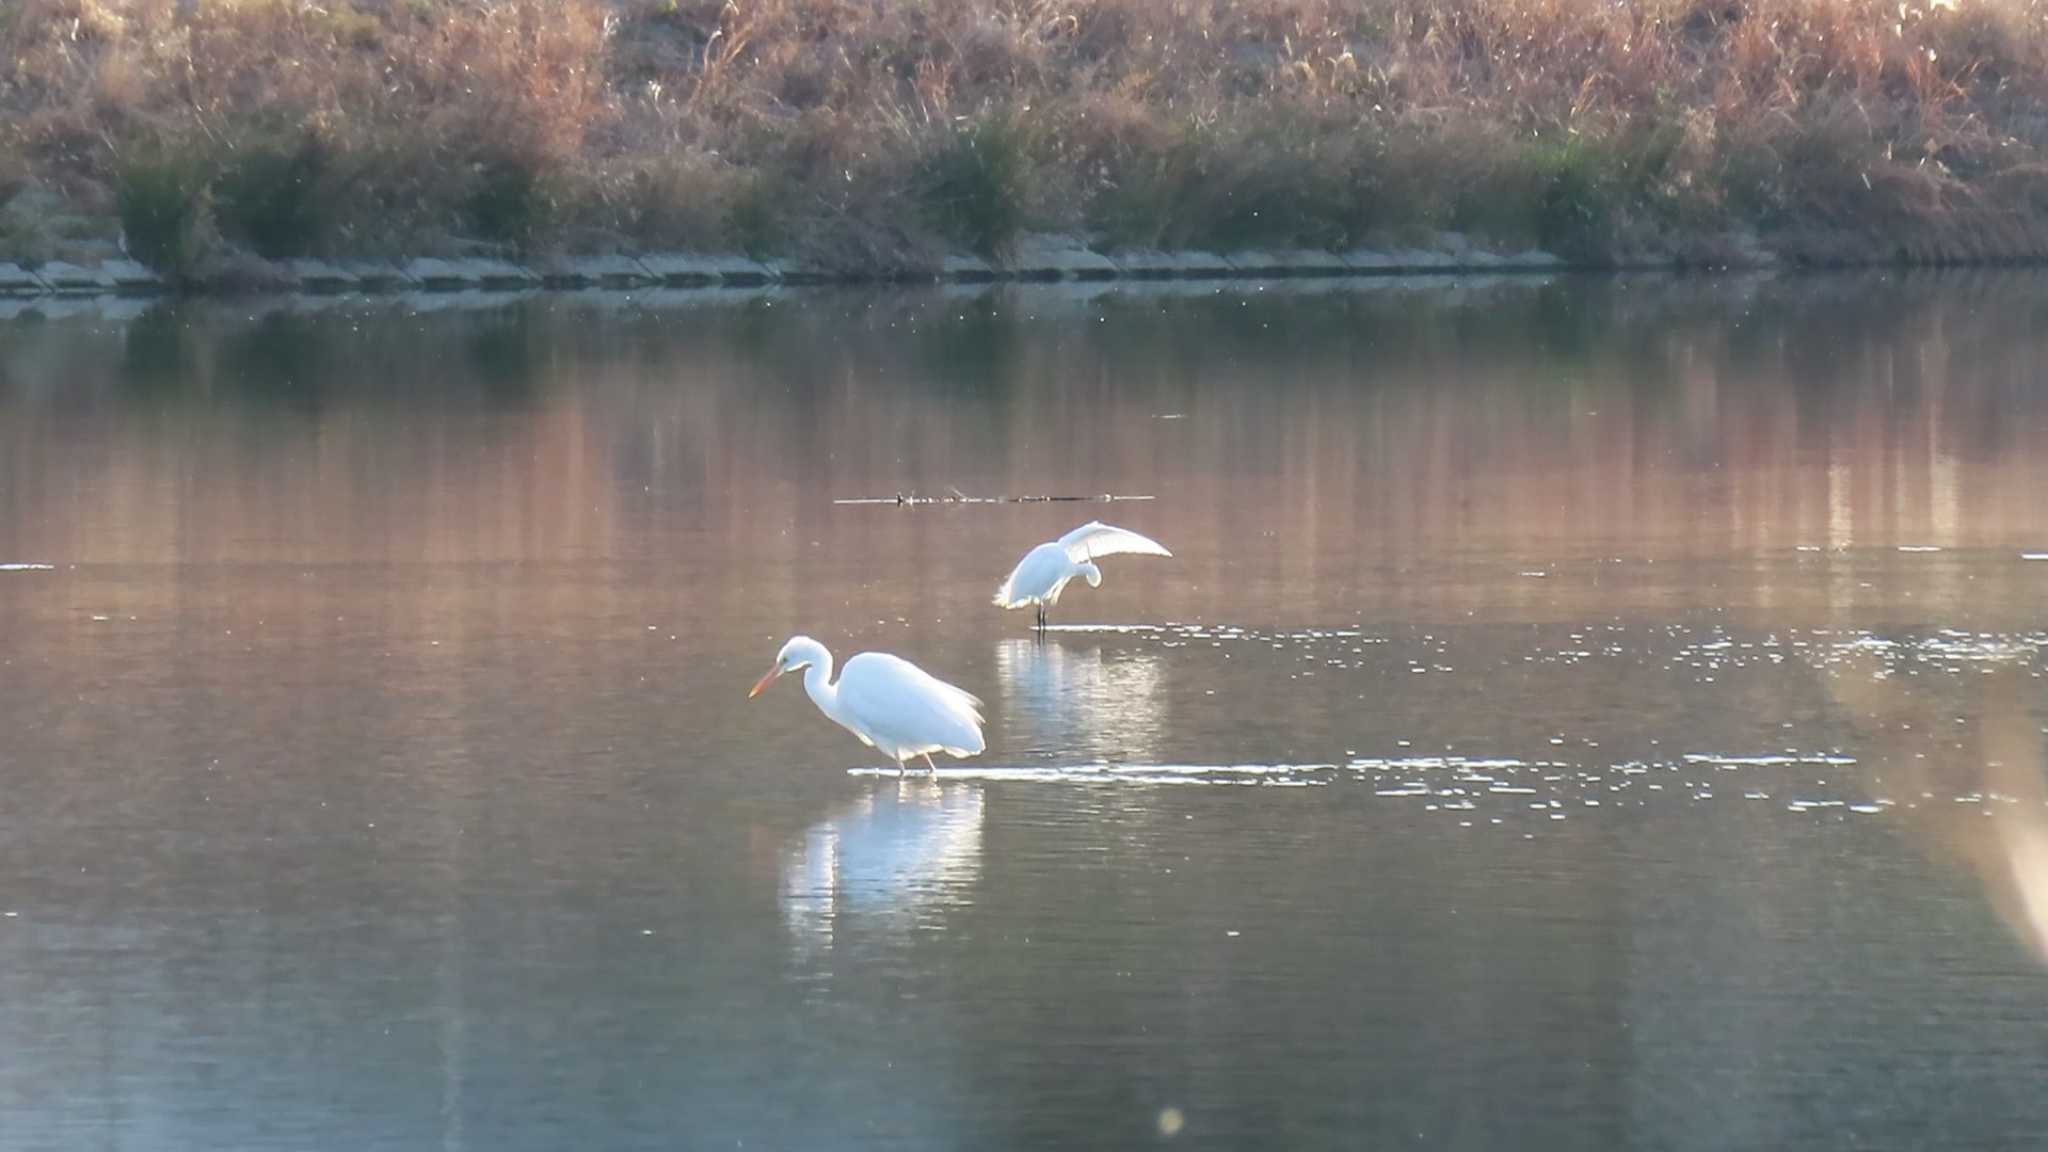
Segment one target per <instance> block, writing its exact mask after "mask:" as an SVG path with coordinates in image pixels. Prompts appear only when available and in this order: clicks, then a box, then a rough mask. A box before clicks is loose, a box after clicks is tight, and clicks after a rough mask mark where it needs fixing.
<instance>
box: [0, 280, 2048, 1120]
mask: <svg viewBox="0 0 2048 1152" xmlns="http://www.w3.org/2000/svg"><path fill="white" fill-rule="evenodd" d="M9 308H11V310H12V311H11V313H10V314H8V315H6V316H0V564H6V565H8V566H9V567H8V568H6V569H4V570H0V685H4V692H0V913H4V918H0V1037H4V1043H0V1133H4V1134H5V1135H4V1136H0V1145H4V1146H5V1147H6V1148H7V1149H9V1152H20V1150H40V1149H80V1148H89V1149H124V1150H126V1149H143V1150H151V1152H154V1150H158V1149H187V1148H190V1149H225V1148H233V1149H262V1150H268V1149H326V1148H347V1149H352V1150H364V1149H419V1148H442V1149H465V1148H466V1149H478V1150H486V1149H490V1150H495V1149H514V1150H523V1149H536V1150H538V1149H654V1148H663V1149H666V1148H763V1149H860V1150H866V1149H951V1148H1066V1147H1082V1146H1090V1147H1125V1148H1128V1147H1147V1146H1155V1145H1159V1146H1180V1147H1188V1148H1203V1149H1241V1148H1250V1147H1276V1148H1277V1147H1286V1148H1364V1147H1371V1148H1431V1149H1436V1148H1448V1149H1490V1148H1510V1147H1512V1148H1523V1149H1555V1150H1579V1149H1594V1148H1643V1149H1702V1150H1704V1149H1717V1150H1718V1149H1731V1148H1744V1149H1834V1148H1845V1147H1856V1148H1863V1149H1899V1150H1906V1149H1923V1148H1929V1147H1950V1148H1962V1147H1984V1148H2013V1147H2019V1146H2027V1145H2031V1144H2033V1143H2034V1142H2036V1141H2038V1140H2039V1139H2041V1133H2042V1132H2043V1131H2044V1130H2048V1093H2044V1092H2043V1091H2042V1087H2041V1086H2042V1084H2043V1082H2044V1079H2048V777H2044V772H2048V760H2044V752H2043V736H2042V732H2043V725H2044V723H2048V691H2044V681H2043V669H2044V666H2048V656H2044V648H2048V276H2043V275H2038V274H2025V273H2000V274H1939V275H1937V274H1913V275H1855V276H1809V277H1799V276H1783V277H1722V278H1706V277H1702V278H1697V279H1671V278H1660V277H1644V278H1629V277H1621V278H1586V279H1579V278H1559V279H1546V278H1541V277H1510V278H1503V279H1497V280H1485V279H1468V280H1443V281H1429V280H1405V281H1397V280H1380V281H1365V282H1347V283H1323V282H1306V281H1305V282H1277V283H1271V284H1265V285H1259V284H1242V285H1239V284H1231V285H1217V284H1213V283H1212V284H1184V285H1172V284H1168V285H1155V286H1150V287H1147V286H1132V285H1124V286H1121V287H1119V286H1114V285H1078V286H1077V285H1071V284H1069V285H1046V286H1008V287H997V288H992V289H976V290H972V291H955V290H945V291H940V290H937V289H930V290H916V289H906V290H897V291H890V292H877V293H848V292H834V291H818V292H808V293H807V292H798V291H786V292H772V293H762V294H753V295H746V294H737V293H718V292H696V293H688V292H666V293H661V292H657V293H647V294H639V295H623V294H620V295H603V294H591V295H560V296H549V295H540V296H532V297H527V298H507V297H492V296H475V295H471V296H456V297H419V298H392V299H368V300H364V299H335V300H321V299H310V300H298V301H281V302H279V301H273V302H258V303H250V302H233V301H217V302H200V303H187V304H169V303H165V304H156V305H145V304H141V303H134V304H130V303H125V302H123V303H116V304H111V305H105V306H100V305H70V304H47V303H46V304H43V305H40V306H38V307H36V308H28V307H25V306H22V305H18V304H17V305H10V306H9ZM1105 495H1109V496H1115V497H1119V498H1128V499H1118V500H1115V501H1104V500H1102V499H1101V498H1102V497H1104V496H1105ZM899 497H902V498H907V499H906V501H905V502H899V499H898V498H899ZM959 497H969V498H975V499H977V500H986V501H989V502H971V501H964V500H961V499H959ZM1024 497H1075V498H1081V499H1074V500H1059V501H1051V500H1030V501H1025V500H1021V499H1020V498H1024ZM923 498H934V499H935V502H915V501H916V500H919V499H923ZM998 498H1001V499H1000V500H999V499H998ZM861 500H873V501H880V502H879V503H843V502H842V501H861ZM1096 518H1100V519H1103V520H1106V521H1109V522H1111V523H1115V524H1120V525H1123V526H1126V527H1129V528H1132V529H1135V530H1137V531H1140V532H1143V533H1146V534H1148V535H1151V536H1154V537H1156V538H1158V539H1159V540H1160V541H1162V542H1163V543H1165V544H1166V545H1167V546H1168V547H1170V548H1171V549H1172V550H1173V552H1174V555H1173V557H1172V558H1171V559H1164V558H1154V557H1144V556H1115V557H1110V558H1108V559H1106V560H1104V561H1103V562H1102V569H1103V572H1104V575H1105V579H1104V580H1103V583H1102V586H1101V587H1100V588H1093V589H1091V588H1088V587H1086V586H1085V585H1083V584H1081V583H1078V582H1077V583H1076V584H1075V585H1074V586H1073V587H1071V588H1070V589H1069V590H1068V592H1067V594H1066V596H1065V598H1064V599H1062V600H1061V601H1060V603H1059V605H1058V606H1057V607H1056V608H1055V609H1054V610H1053V622H1054V624H1055V625H1056V627H1055V628H1053V629H1052V630H1050V631H1048V632H1047V633H1046V634H1044V635H1043V636H1042V637H1039V636H1034V634H1033V631H1032V628H1031V626H1030V625H1031V621H1030V618H1029V617H1030V613H1028V612H1002V611H999V610H997V609H995V608H993V607H991V606H990V604H989V597H990V594H991V592H992V591H993V589H994V587H995V585H996V584H997V582H998V581H1000V580H1001V579H1002V577H1003V576H1004V574H1005V573H1006V572H1007V571H1008V570H1009V568H1010V566H1011V565H1012V564H1013V563H1014V562H1015V561H1016V559H1017V558H1018V557H1020V556H1021V555H1022V554H1023V553H1024V552H1025V551H1026V550H1027V549H1028V548H1029V547H1031V546H1032V545H1034V544H1036V543H1039V542H1041V541H1045V540H1050V539H1052V538H1054V537H1056V536H1058V535H1059V534H1061V533H1063V532H1065V531H1066V530H1068V529H1070V528H1072V527H1074V526H1076V525H1078V524H1080V523H1082V522H1084V521H1087V520H1090V519H1096ZM2029 556H2033V557H2035V558H2034V559H2029V558H2028V557H2029ZM44 566H47V567H44ZM794 633H805V634H808V635H811V636H814V637H816V638H818V639H819V640H821V641H823V642H824V643H825V644H827V645H828V646H830V647H831V648H832V649H833V651H834V652H835V653H837V654H838V655H839V656H840V658H841V659H842V660H843V659H844V658H845V656H847V655H849V654H851V653H853V652H855V651H859V650H863V649H881V650H885V651H891V652H895V653H897V654H900V655H902V656H904V657H906V658H908V659H911V660H914V661H916V662H918V663H919V664H921V665H922V666H923V667H925V668H926V669H928V670H930V671H931V672H933V673H934V674H936V675H938V676H940V677H942V678H944V679H947V680H950V681H952V682H955V683H957V684H959V685H961V686H963V687H965V688H967V689H968V690H970V691H972V692H974V693H976V694H978V695H979V696H981V697H982V698H983V699H984V700H985V701H986V703H987V714H988V727H987V738H988V751H987V753H986V754H985V755H984V756H981V757H978V758H975V759H971V760H964V761H954V760H943V759H942V761H941V765H940V767H941V771H940V773H939V774H938V777H937V778H936V779H931V778H927V777H925V776H923V775H922V774H921V773H914V774H912V775H910V776H906V777H904V778H902V779H898V778H897V777H896V775H895V772H894V769H893V768H888V767H884V763H885V762H884V761H882V760H881V759H880V758H879V757H877V756H876V754H875V753H873V752H872V751H871V750H869V749H866V748H864V747H862V746H861V745H860V744H858V743H857V742H856V741H855V740H854V739H852V738H851V737H850V736H849V735H848V734H847V733H845V732H844V731H842V730H840V729H839V728H837V727H835V726H834V725H832V724H831V723H830V722H828V721H827V720H826V719H825V718H824V717H822V716H821V715H819V714H818V712H817V710H816V709H815V708H814V707H813V706H812V704H811V702H810V701H809V700H807V699H806V698H805V696H804V693H803V691H802V690H801V688H800V687H799V686H798V685H797V684H796V683H795V680H796V678H795V677H791V678H788V679H785V680H784V681H782V682H781V683H778V684H776V685H775V686H774V687H773V688H772V689H770V690H769V691H766V692H764V693H763V694H762V696H761V697H760V698H758V699H754V700H751V701H749V700H748V699H747V695H746V692H747V688H748V686H749V685H750V684H751V683H752V682H753V681H754V680H755V678H756V677H757V676H759V675H760V674H761V673H762V672H763V671H765V670H766V669H767V667H768V666H769V663H770V661H771V659H772V658H773V657H774V655H775V653H776V650H777V648H778V646H779V645H780V644H781V643H782V641H783V640H784V639H785V638H786V637H788V636H789V635H791V634H794Z"/></svg>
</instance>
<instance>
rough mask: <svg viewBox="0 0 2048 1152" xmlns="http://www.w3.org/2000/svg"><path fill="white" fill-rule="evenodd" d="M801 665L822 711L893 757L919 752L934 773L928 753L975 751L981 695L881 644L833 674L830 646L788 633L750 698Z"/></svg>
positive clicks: (978, 746)
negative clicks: (877, 649)
mask: <svg viewBox="0 0 2048 1152" xmlns="http://www.w3.org/2000/svg"><path fill="white" fill-rule="evenodd" d="M799 668H801V669H804V670H805V671H804V691H805V692H808V693H810V697H811V701H812V702H813V703H815V704H816V705H817V706H818V711H820V712H823V713H824V714H825V716H826V718H827V719H829V720H831V721H832V722H833V723H835V724H837V725H839V726H840V727H841V728H844V729H846V730H847V731H848V732H851V733H853V734H854V735H855V736H858V737H860V742H861V743H863V744H865V745H867V746H868V747H870V748H873V749H875V750H876V751H877V752H880V753H881V754H882V755H884V756H887V757H888V758H889V759H891V760H894V761H895V762H896V770H897V771H898V772H901V771H903V762H904V761H906V760H909V759H912V758H914V757H918V756H922V757H924V763H925V767H927V768H930V769H931V770H932V773H933V774H934V775H936V774H937V773H938V766H937V765H935V764H933V763H932V755H931V754H932V753H934V752H944V753H947V754H948V755H951V756H978V755H980V754H981V751H982V749H983V748H984V747H985V746H986V745H984V744H983V743H982V739H981V701H980V700H977V699H975V698H974V697H973V696H972V695H970V694H968V693H967V692H964V691H962V690H960V689H958V688H955V687H954V686H952V685H951V684H948V683H946V682H945V681H943V680H940V679H937V678H935V677H933V676H932V675H931V674H929V673H927V672H926V671H925V670H924V669H922V668H919V667H918V666H917V665H915V664H912V663H911V662H910V661H908V660H903V659H899V658H898V657H895V656H891V655H889V654H888V653H886V652H862V653H860V654H859V655H857V656H854V657H853V658H851V659H849V660H848V661H847V662H846V667H845V668H844V669H842V670H841V671H840V673H839V682H838V683H836V684H835V683H833V682H832V653H831V652H830V651H829V650H828V649H827V648H826V647H825V646H824V645H823V644H820V643H818V642H817V641H816V640H813V639H811V638H810V637H809V636H792V637H790V638H789V642H788V643H786V644H784V645H783V646H782V651H780V652H777V653H776V654H775V666H774V667H773V668H770V669H768V674H767V675H765V676H763V677H761V678H760V679H759V680H757V681H755V682H754V687H753V690H752V691H750V692H748V693H747V698H748V699H749V700H751V699H753V698H754V697H756V696H759V695H760V694H761V689H763V688H766V687H768V685H770V684H772V683H774V682H775V678H776V677H778V676H780V675H782V674H783V673H784V672H794V671H796V670H797V669H799Z"/></svg>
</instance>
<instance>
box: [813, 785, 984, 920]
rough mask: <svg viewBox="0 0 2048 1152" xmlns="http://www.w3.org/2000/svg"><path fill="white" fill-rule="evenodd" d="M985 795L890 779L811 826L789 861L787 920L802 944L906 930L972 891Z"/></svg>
mask: <svg viewBox="0 0 2048 1152" xmlns="http://www.w3.org/2000/svg"><path fill="white" fill-rule="evenodd" d="M982 804H983V798H982V792H981V789H980V788H976V787H947V788H941V787H938V786H937V785H934V784H932V783H929V782H927V781H918V780H905V781H902V782H900V783H888V784H884V785H882V786H881V787H878V788H876V789H875V790H874V791H872V792H869V793H868V794H867V795H865V796H862V797H861V798H860V799H859V800H856V801H854V802H853V803H851V804H849V805H847V806H846V807H845V808H843V809H841V810H840V811H839V812H837V813H836V814H834V815H832V816H830V817H828V818H826V819H824V820H820V821H818V822H817V823H816V824H813V825H811V826H810V827H809V828H807V829H805V830H804V833H803V836H802V838H801V839H800V840H799V841H798V842H797V844H796V845H795V846H794V847H793V848H792V849H791V850H790V852H789V854H788V856H787V857H786V859H785V860H784V862H783V867H782V913H783V921H784V922H785V923H786V924H787V925H788V926H789V929H790V932H791V934H792V935H794V936H795V938H796V941H797V945H798V948H799V950H800V951H803V952H822V951H827V950H829V949H831V947H832V946H833V944H834V942H835V941H836V939H837V938H838V937H839V936H840V935H841V934H842V933H845V932H848V931H855V932H858V931H864V930H886V931H901V930H903V929H906V928H910V927H915V926H917V925H919V924H922V923H925V922H927V921H928V920H929V919H930V918H931V917H933V916H934V915H936V914H937V913H938V912H940V911H942V910H943V909H945V908H947V907H950V906H952V905H956V904H960V903H964V902H966V901H967V900H969V899H970V898H971V894H972V890H973V887H974V884H975V881H976V880H977V879H978V878H979V876H980V873H981V825H982Z"/></svg>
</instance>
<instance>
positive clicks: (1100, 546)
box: [994, 520, 1173, 624]
mask: <svg viewBox="0 0 2048 1152" xmlns="http://www.w3.org/2000/svg"><path fill="white" fill-rule="evenodd" d="M1119 553H1130V554H1134V555H1138V556H1171V555H1173V553H1171V552H1168V551H1167V550H1166V548H1165V547H1164V546H1163V545H1161V544H1160V543H1159V542H1158V541H1157V540H1153V539H1151V538H1149V537H1146V536H1140V535H1138V534H1137V533H1136V532H1133V531H1131V530H1129V529H1127V528H1118V527H1115V526H1113V525H1109V524H1104V523H1103V522H1102V521H1100V520H1090V521H1089V522H1088V523H1086V524H1083V525H1081V526H1080V527H1079V528H1076V529H1074V530H1073V531H1072V532H1069V533H1067V534H1066V535H1065V536H1062V537H1060V538H1059V539H1057V540H1052V541H1048V542H1046V543H1044V544H1040V545H1039V546H1038V547H1036V548H1033V549H1032V550H1031V551H1029V552H1026V553H1025V554H1024V558H1023V559H1022V560H1019V561H1017V566H1016V567H1015V568H1012V569H1011V570H1010V575H1009V577H1008V578H1007V579H1005V580H1004V581H1003V583H1002V586H1001V587H999V588H997V589H996V594H995V600H994V603H995V606H996V607H998V608H1030V607H1036V608H1037V609H1038V622H1039V623H1040V624H1043V623H1045V610H1046V608H1047V607H1048V606H1049V605H1052V604H1057V603H1058V602H1059V599H1060V593H1061V592H1062V591H1063V590H1065V588H1066V586H1067V581H1069V580H1072V579H1073V578H1074V577H1076V576H1079V577H1082V578H1083V579H1085V580H1087V581H1088V586H1089V587H1090V588H1100V587H1101V586H1102V569H1100V568H1097V567H1096V566H1095V560H1096V558H1097V557H1101V556H1115V555H1118V554H1119Z"/></svg>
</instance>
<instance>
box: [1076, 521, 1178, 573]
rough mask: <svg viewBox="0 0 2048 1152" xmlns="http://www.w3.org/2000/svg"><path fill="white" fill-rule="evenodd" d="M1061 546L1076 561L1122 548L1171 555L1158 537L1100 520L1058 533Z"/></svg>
mask: <svg viewBox="0 0 2048 1152" xmlns="http://www.w3.org/2000/svg"><path fill="white" fill-rule="evenodd" d="M1060 547H1062V548H1065V549H1066V550H1067V558H1068V559H1070V560H1072V561H1073V562H1074V563H1076V564H1081V563H1084V562H1086V561H1089V560H1094V559H1096V558H1097V557H1101V556H1115V555H1117V554H1118V553H1122V552H1132V553H1136V554H1137V555H1140V556H1171V555H1173V553H1171V552H1168V551H1167V550H1166V546H1165V545H1163V544H1161V543H1159V541H1157V540H1154V539H1151V538H1150V537H1146V536H1140V535H1138V534H1137V533H1136V532H1133V531H1131V530H1130V529H1128V528H1118V527H1115V526H1113V525H1110V524H1104V523H1103V522H1102V521H1100V520H1090V521H1089V522H1088V523H1086V524H1083V525H1081V526H1080V527H1079V528H1076V529H1074V530H1073V531H1072V532H1069V533H1067V534H1066V535H1065V536H1062V537H1060Z"/></svg>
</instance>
